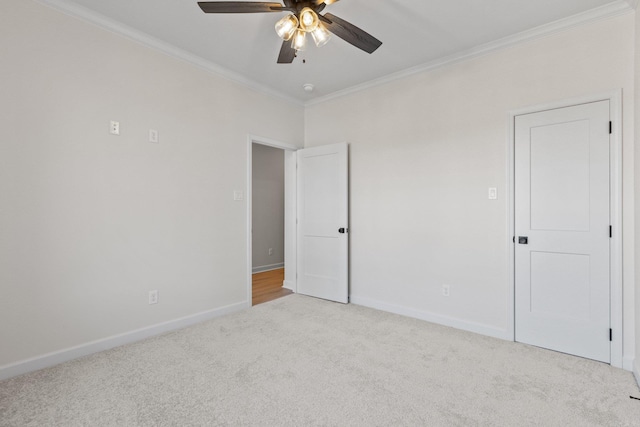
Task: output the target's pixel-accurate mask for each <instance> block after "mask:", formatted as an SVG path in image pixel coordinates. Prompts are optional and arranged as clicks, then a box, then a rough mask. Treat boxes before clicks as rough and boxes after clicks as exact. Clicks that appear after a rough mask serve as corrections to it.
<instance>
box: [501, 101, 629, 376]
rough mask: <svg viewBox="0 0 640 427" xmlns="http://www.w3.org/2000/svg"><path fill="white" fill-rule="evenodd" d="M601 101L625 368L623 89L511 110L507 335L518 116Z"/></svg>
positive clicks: (613, 316)
mask: <svg viewBox="0 0 640 427" xmlns="http://www.w3.org/2000/svg"><path fill="white" fill-rule="evenodd" d="M597 101H609V103H610V104H609V105H610V107H609V108H610V117H611V121H612V122H613V127H612V132H611V139H610V141H611V142H610V145H609V191H610V193H609V197H610V199H609V216H610V218H611V226H612V227H613V234H612V238H611V242H610V255H609V262H610V273H609V279H610V286H611V288H610V289H611V290H610V311H609V316H610V325H611V329H613V337H612V341H611V366H614V367H617V368H623V317H622V316H623V313H622V308H623V300H622V89H617V90H613V91H610V92H604V93H599V94H594V95H586V96H581V97H576V98H570V99H565V100H560V101H554V102H549V103H544V104H538V105H533V106H529V107H524V108H520V109H516V110H512V111H510V112H509V113H508V124H509V125H508V135H507V157H508V159H507V162H508V165H509V167H508V169H507V173H508V176H507V186H508V189H507V192H506V194H507V195H508V196H507V197H508V198H509V200H508V202H507V209H508V212H507V217H508V218H509V221H508V230H507V254H508V257H509V259H508V265H509V272H508V275H507V277H508V289H509V292H508V300H507V313H508V314H507V316H508V321H507V328H508V329H507V335H508V336H509V337H510V338H511V339H512V340H513V341H515V322H516V318H515V315H516V313H515V286H516V280H515V243H514V242H513V240H512V239H513V236H515V158H514V156H515V118H516V116H519V115H522V114H531V113H536V112H541V111H546V110H553V109H558V108H565V107H571V106H574V105H580V104H588V103H592V102H597Z"/></svg>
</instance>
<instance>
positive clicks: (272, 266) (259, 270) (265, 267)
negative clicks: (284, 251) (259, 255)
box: [251, 262, 284, 274]
mask: <svg viewBox="0 0 640 427" xmlns="http://www.w3.org/2000/svg"><path fill="white" fill-rule="evenodd" d="M279 268H284V262H279V263H277V264H270V265H260V266H258V267H253V268H252V269H251V272H252V273H253V274H255V273H262V272H263V271H271V270H277V269H279Z"/></svg>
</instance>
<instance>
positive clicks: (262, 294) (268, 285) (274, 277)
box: [251, 268, 293, 305]
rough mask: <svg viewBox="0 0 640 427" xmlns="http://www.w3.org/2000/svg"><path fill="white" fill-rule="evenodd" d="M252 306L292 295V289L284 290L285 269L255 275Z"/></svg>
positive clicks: (253, 278)
mask: <svg viewBox="0 0 640 427" xmlns="http://www.w3.org/2000/svg"><path fill="white" fill-rule="evenodd" d="M252 282H253V286H252V298H251V299H252V304H251V305H258V304H262V303H264V302H268V301H273V300H274V299H278V298H281V297H283V296H286V295H289V294H292V293H293V292H292V291H291V289H287V288H283V287H282V283H283V282H284V268H278V269H276V270H270V271H263V272H261V273H254V274H253V277H252Z"/></svg>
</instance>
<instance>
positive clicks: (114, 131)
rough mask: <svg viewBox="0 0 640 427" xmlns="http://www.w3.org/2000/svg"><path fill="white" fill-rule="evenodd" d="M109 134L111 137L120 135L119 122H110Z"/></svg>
mask: <svg viewBox="0 0 640 427" xmlns="http://www.w3.org/2000/svg"><path fill="white" fill-rule="evenodd" d="M109 133H110V134H111V135H120V122H116V121H114V120H111V123H110V124H109Z"/></svg>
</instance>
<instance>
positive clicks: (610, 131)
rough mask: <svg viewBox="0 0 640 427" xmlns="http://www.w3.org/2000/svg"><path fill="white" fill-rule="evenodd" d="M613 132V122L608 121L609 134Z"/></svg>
mask: <svg viewBox="0 0 640 427" xmlns="http://www.w3.org/2000/svg"><path fill="white" fill-rule="evenodd" d="M612 133H613V122H609V135H611V134H612Z"/></svg>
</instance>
